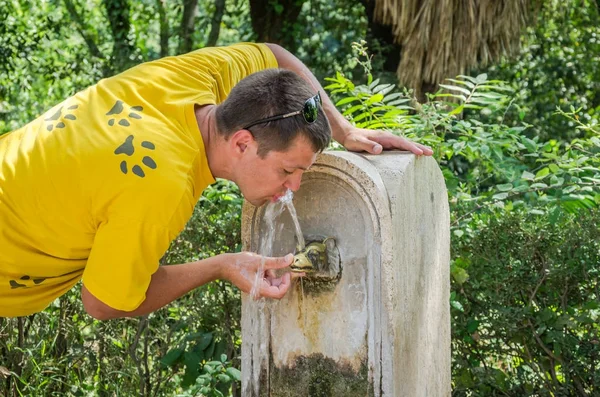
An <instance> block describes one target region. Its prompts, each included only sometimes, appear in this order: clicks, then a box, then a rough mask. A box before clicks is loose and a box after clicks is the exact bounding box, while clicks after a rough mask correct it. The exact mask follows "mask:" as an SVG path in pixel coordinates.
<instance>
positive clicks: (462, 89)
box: [440, 84, 471, 100]
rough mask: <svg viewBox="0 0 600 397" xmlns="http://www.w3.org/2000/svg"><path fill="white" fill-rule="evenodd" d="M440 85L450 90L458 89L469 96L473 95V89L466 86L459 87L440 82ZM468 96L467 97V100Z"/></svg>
mask: <svg viewBox="0 0 600 397" xmlns="http://www.w3.org/2000/svg"><path fill="white" fill-rule="evenodd" d="M440 87H442V88H445V89H447V90H448V91H458V92H462V93H463V94H465V95H467V96H469V95H471V91H469V90H467V89H466V88H463V87H457V86H455V85H446V84H440ZM466 99H467V98H465V100H466Z"/></svg>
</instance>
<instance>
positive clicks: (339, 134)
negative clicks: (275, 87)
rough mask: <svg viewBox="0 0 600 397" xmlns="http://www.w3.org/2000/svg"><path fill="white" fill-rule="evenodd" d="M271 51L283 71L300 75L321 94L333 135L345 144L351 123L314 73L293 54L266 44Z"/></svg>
mask: <svg viewBox="0 0 600 397" xmlns="http://www.w3.org/2000/svg"><path fill="white" fill-rule="evenodd" d="M266 45H267V46H268V47H269V49H270V50H271V51H272V52H273V55H275V58H276V59H277V63H278V64H279V67H280V68H282V69H288V70H291V71H294V72H296V73H297V74H298V75H300V76H301V77H302V78H303V79H304V80H306V81H307V82H308V83H309V84H310V85H311V86H313V88H314V89H315V92H316V91H319V92H320V93H321V99H322V100H323V110H324V111H325V114H327V118H328V119H329V123H330V124H331V130H332V134H333V139H335V140H336V141H338V142H340V143H342V144H343V143H344V138H345V133H346V131H348V128H349V127H350V126H351V125H350V122H349V121H348V120H346V118H345V117H344V116H343V115H342V114H341V113H340V112H339V111H338V110H337V108H336V107H335V105H334V104H333V102H331V99H329V96H327V93H326V92H325V90H324V89H323V87H322V86H321V84H320V83H319V81H318V80H317V78H316V77H315V76H314V75H313V74H312V72H311V71H310V70H309V69H308V68H307V67H306V66H305V65H304V64H303V63H302V62H301V61H300V60H299V59H298V58H297V57H296V56H294V55H293V54H292V53H290V52H289V51H287V50H286V49H284V48H282V47H281V46H279V45H277V44H266Z"/></svg>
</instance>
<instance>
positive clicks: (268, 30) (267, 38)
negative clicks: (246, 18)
mask: <svg viewBox="0 0 600 397" xmlns="http://www.w3.org/2000/svg"><path fill="white" fill-rule="evenodd" d="M303 3H304V0H277V2H274V1H272V0H250V17H251V18H252V28H253V29H254V32H255V33H256V36H257V37H256V40H257V41H258V42H268V43H275V44H280V45H282V46H283V47H285V48H286V49H288V50H289V51H290V52H294V51H295V50H296V49H297V47H298V46H297V42H296V37H295V25H296V22H297V21H298V16H299V15H300V11H301V10H302V4H303Z"/></svg>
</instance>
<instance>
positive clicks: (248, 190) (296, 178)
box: [236, 135, 317, 206]
mask: <svg viewBox="0 0 600 397" xmlns="http://www.w3.org/2000/svg"><path fill="white" fill-rule="evenodd" d="M257 149H258V146H257V144H256V142H255V141H254V142H253V144H251V145H248V147H247V149H246V151H245V153H244V155H243V156H242V159H241V161H240V162H239V164H238V165H239V166H238V170H237V171H236V174H237V178H236V182H237V184H238V186H239V187H240V190H241V191H242V194H243V195H244V198H245V199H246V200H248V201H249V202H250V203H252V205H254V206H261V205H263V204H265V203H267V202H269V201H275V200H277V199H278V198H279V197H281V196H283V195H284V194H285V192H286V191H287V190H288V189H290V190H292V191H296V190H298V189H299V188H300V180H301V179H302V174H303V173H304V171H306V170H307V169H308V168H309V167H310V166H311V165H312V164H313V163H314V162H315V159H316V157H317V155H316V153H315V152H314V151H313V148H312V145H311V144H310V142H309V140H308V139H307V138H306V137H304V136H302V135H299V136H298V137H296V139H295V140H294V142H292V144H291V145H290V147H289V148H288V149H287V150H286V151H285V152H276V151H270V152H269V153H268V154H267V155H266V156H265V157H264V158H260V157H259V156H258V154H257Z"/></svg>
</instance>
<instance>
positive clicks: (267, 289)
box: [260, 273, 292, 299]
mask: <svg viewBox="0 0 600 397" xmlns="http://www.w3.org/2000/svg"><path fill="white" fill-rule="evenodd" d="M291 284H292V282H291V275H290V273H285V274H284V275H283V276H281V277H280V278H275V279H263V283H262V286H261V288H260V296H262V297H265V298H272V299H281V298H283V296H284V295H285V294H286V292H287V291H288V289H290V285H291Z"/></svg>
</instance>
